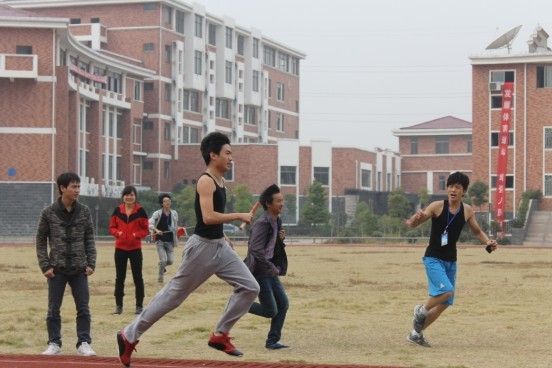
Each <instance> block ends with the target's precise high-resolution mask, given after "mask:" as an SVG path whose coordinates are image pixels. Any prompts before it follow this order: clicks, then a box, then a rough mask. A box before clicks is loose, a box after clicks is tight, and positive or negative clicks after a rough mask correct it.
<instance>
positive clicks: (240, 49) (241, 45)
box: [238, 35, 245, 56]
mask: <svg viewBox="0 0 552 368" xmlns="http://www.w3.org/2000/svg"><path fill="white" fill-rule="evenodd" d="M244 47H245V37H243V36H242V35H238V55H242V56H243V53H244V52H243V51H244Z"/></svg>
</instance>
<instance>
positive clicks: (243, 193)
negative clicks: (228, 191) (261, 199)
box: [232, 184, 255, 212]
mask: <svg viewBox="0 0 552 368" xmlns="http://www.w3.org/2000/svg"><path fill="white" fill-rule="evenodd" d="M232 194H233V196H234V198H235V203H234V211H235V212H249V211H250V210H251V207H252V206H253V202H254V201H255V200H254V198H253V195H252V194H251V192H250V191H249V189H248V188H247V187H246V186H245V185H243V184H238V185H236V186H235V187H234V189H233V190H232Z"/></svg>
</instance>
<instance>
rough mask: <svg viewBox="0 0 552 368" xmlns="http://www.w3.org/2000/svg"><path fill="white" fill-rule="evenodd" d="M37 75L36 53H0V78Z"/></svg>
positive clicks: (34, 76)
mask: <svg viewBox="0 0 552 368" xmlns="http://www.w3.org/2000/svg"><path fill="white" fill-rule="evenodd" d="M37 77H38V56H37V55H20V54H0V78H37Z"/></svg>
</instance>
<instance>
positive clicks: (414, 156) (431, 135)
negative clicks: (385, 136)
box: [393, 116, 472, 194]
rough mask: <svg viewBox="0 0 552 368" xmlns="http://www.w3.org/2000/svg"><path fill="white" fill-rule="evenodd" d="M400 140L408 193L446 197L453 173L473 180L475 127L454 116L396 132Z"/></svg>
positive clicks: (405, 187)
mask: <svg viewBox="0 0 552 368" xmlns="http://www.w3.org/2000/svg"><path fill="white" fill-rule="evenodd" d="M393 135H395V136H396V137H398V138H399V152H400V155H401V157H402V170H401V174H402V186H403V188H404V190H405V191H406V192H409V193H419V192H420V189H422V188H426V189H427V191H428V193H429V194H446V180H447V177H448V175H449V174H450V173H451V172H454V171H462V172H464V173H466V174H467V175H468V176H470V177H471V176H472V124H471V123H470V122H469V121H465V120H462V119H459V118H456V117H454V116H445V117H442V118H438V119H434V120H430V121H426V122H423V123H420V124H416V125H412V126H408V127H404V128H400V129H396V130H393Z"/></svg>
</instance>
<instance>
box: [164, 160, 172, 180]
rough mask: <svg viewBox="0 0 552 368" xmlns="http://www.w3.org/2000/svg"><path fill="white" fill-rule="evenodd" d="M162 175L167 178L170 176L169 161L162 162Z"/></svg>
mask: <svg viewBox="0 0 552 368" xmlns="http://www.w3.org/2000/svg"><path fill="white" fill-rule="evenodd" d="M163 177H164V178H165V179H169V178H170V177H171V163H170V162H169V161H164V162H163Z"/></svg>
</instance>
